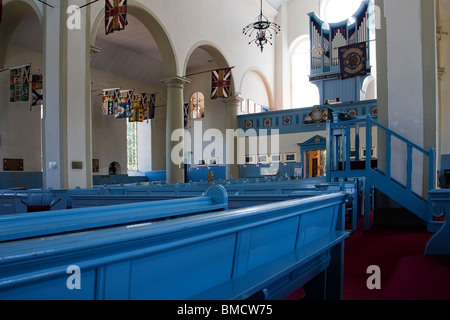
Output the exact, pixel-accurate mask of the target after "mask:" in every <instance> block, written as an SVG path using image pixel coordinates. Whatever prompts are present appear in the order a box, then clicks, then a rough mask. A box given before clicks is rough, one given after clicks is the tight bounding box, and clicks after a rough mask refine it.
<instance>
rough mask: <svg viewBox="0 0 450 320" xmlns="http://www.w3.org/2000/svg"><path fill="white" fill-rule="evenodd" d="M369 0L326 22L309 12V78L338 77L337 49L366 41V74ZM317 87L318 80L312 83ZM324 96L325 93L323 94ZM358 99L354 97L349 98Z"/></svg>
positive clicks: (338, 60)
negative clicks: (351, 12)
mask: <svg viewBox="0 0 450 320" xmlns="http://www.w3.org/2000/svg"><path fill="white" fill-rule="evenodd" d="M370 6H373V2H372V1H371V0H365V1H363V2H362V3H361V6H360V8H359V9H358V10H357V12H356V13H355V14H354V15H353V18H354V19H351V20H350V19H347V20H344V21H341V22H337V23H327V22H325V21H323V20H321V19H320V18H319V17H318V16H317V15H316V14H315V13H309V14H308V15H309V21H310V39H311V75H310V81H311V82H318V81H319V82H320V81H326V80H330V79H336V80H340V79H339V78H340V59H339V52H338V49H339V48H342V47H345V46H348V45H351V44H356V43H366V58H367V60H366V69H367V74H370V68H371V64H370V56H369V48H370V41H371V39H370V25H369V22H370V21H373V20H371V18H372V16H371V15H373V11H374V10H370V9H371V7H370ZM316 84H317V85H318V86H319V88H320V85H319V83H316ZM325 98H327V97H325ZM353 100H358V99H356V98H355V99H353Z"/></svg>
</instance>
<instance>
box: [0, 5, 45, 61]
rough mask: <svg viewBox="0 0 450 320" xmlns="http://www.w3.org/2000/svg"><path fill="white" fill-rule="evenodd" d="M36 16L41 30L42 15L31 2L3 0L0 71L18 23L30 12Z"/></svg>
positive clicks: (0, 29)
mask: <svg viewBox="0 0 450 320" xmlns="http://www.w3.org/2000/svg"><path fill="white" fill-rule="evenodd" d="M33 11H34V13H35V14H36V15H37V17H38V19H39V22H40V24H41V29H43V28H42V27H43V15H42V12H41V10H40V9H39V7H38V6H37V5H36V3H35V1H33V0H5V1H3V16H2V23H1V24H0V69H3V68H5V65H4V64H5V59H6V52H7V50H8V45H7V44H9V43H10V41H11V37H12V35H13V33H14V30H16V28H17V26H18V25H19V24H20V22H21V21H22V20H23V19H24V18H25V17H26V16H27V15H28V14H30V13H31V12H33Z"/></svg>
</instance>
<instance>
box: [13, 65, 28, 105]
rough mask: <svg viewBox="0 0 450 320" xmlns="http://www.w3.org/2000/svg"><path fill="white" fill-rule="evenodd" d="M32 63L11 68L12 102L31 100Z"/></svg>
mask: <svg viewBox="0 0 450 320" xmlns="http://www.w3.org/2000/svg"><path fill="white" fill-rule="evenodd" d="M29 77H30V65H29V64H28V65H24V66H20V67H15V68H11V69H10V81H9V90H10V97H9V101H10V102H16V101H29V98H30V97H29V93H30V79H29Z"/></svg>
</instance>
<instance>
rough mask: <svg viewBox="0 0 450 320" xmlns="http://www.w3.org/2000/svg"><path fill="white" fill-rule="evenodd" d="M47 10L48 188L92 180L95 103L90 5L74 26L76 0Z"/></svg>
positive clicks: (56, 3)
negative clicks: (71, 23)
mask: <svg viewBox="0 0 450 320" xmlns="http://www.w3.org/2000/svg"><path fill="white" fill-rule="evenodd" d="M48 3H49V4H51V5H53V6H54V8H50V7H47V6H45V9H44V10H45V11H44V37H45V39H44V56H45V58H44V59H45V60H44V63H45V67H44V69H45V74H44V81H45V83H44V99H45V100H44V121H43V141H44V146H43V149H44V152H43V157H44V160H43V161H44V164H43V167H44V187H46V188H48V187H52V188H74V187H76V186H80V187H89V186H91V185H92V159H91V153H92V152H91V108H90V60H89V59H90V52H89V51H90V48H89V31H90V19H89V18H88V17H89V16H90V11H89V10H90V8H89V6H88V7H85V8H82V9H81V10H82V12H81V13H80V15H79V21H80V24H79V28H75V29H69V28H68V27H67V20H68V18H69V16H70V14H68V13H67V8H68V7H69V6H70V5H72V4H73V5H79V3H77V1H75V0H62V1H56V0H52V1H49V2H48Z"/></svg>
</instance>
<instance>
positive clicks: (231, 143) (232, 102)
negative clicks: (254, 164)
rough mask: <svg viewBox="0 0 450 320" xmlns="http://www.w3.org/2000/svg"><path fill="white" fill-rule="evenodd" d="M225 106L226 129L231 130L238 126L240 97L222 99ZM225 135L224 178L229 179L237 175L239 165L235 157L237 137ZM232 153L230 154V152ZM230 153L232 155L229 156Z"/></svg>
mask: <svg viewBox="0 0 450 320" xmlns="http://www.w3.org/2000/svg"><path fill="white" fill-rule="evenodd" d="M223 101H224V102H225V104H226V108H227V119H226V130H233V131H235V130H236V129H238V128H239V123H238V118H237V116H238V110H239V107H240V106H241V102H242V98H240V97H239V96H235V97H230V98H228V99H224V100H223ZM225 136H226V149H225V159H226V178H227V179H230V178H231V177H233V178H238V177H239V165H238V161H237V160H238V158H237V144H238V140H239V139H234V138H233V139H231V137H230V136H229V135H225ZM231 153H232V154H231ZM231 155H232V157H230V156H231Z"/></svg>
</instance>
